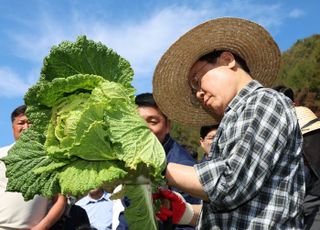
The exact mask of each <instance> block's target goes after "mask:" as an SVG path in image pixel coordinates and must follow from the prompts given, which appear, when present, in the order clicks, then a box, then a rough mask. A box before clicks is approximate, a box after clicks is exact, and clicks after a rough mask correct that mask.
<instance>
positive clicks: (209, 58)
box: [198, 50, 250, 74]
mask: <svg viewBox="0 0 320 230" xmlns="http://www.w3.org/2000/svg"><path fill="white" fill-rule="evenodd" d="M226 51H227V52H230V53H232V55H233V56H234V59H235V60H236V62H237V63H238V64H239V65H240V66H241V68H242V69H243V70H244V71H246V72H247V73H248V74H250V69H249V67H248V65H247V63H246V61H245V60H244V59H243V58H242V57H240V56H239V55H237V54H235V53H233V52H231V51H228V50H214V51H212V52H210V53H207V54H205V55H203V56H201V57H200V58H199V59H198V61H206V62H208V63H213V64H214V63H216V61H217V58H218V57H220V55H221V54H222V53H223V52H226Z"/></svg>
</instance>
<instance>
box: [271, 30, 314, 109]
mask: <svg viewBox="0 0 320 230" xmlns="http://www.w3.org/2000/svg"><path fill="white" fill-rule="evenodd" d="M281 59H282V60H281V67H280V71H279V75H278V79H277V81H276V82H275V84H274V85H276V84H283V85H285V86H287V87H290V88H292V89H293V90H294V92H295V102H296V104H297V105H304V106H307V107H309V108H311V109H312V110H313V111H314V112H316V113H318V114H319V113H320V35H319V34H317V35H313V36H310V37H308V38H305V39H302V40H298V41H297V42H296V43H295V44H294V45H293V46H292V47H291V48H290V49H289V50H287V51H286V52H284V53H283V54H282V57H281ZM319 115H320V114H319Z"/></svg>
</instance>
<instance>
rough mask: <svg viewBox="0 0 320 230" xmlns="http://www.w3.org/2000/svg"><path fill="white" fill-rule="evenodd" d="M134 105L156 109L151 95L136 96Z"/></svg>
mask: <svg viewBox="0 0 320 230" xmlns="http://www.w3.org/2000/svg"><path fill="white" fill-rule="evenodd" d="M135 103H136V105H137V106H151V107H158V106H157V103H156V101H155V100H154V98H153V95H152V93H141V94H138V95H137V96H136V98H135Z"/></svg>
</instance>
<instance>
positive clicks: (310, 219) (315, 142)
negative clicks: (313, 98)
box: [272, 85, 320, 230]
mask: <svg viewBox="0 0 320 230" xmlns="http://www.w3.org/2000/svg"><path fill="white" fill-rule="evenodd" d="M272 88H273V89H274V90H276V91H278V92H280V93H283V94H284V95H285V96H287V97H288V98H290V99H291V101H292V102H293V104H294V92H293V90H292V89H291V88H288V87H286V86H284V85H277V86H274V87H272ZM295 110H296V113H297V118H298V122H299V126H300V129H301V132H302V136H303V159H304V172H305V177H306V196H305V199H304V203H303V214H304V224H305V226H304V229H305V230H317V229H320V141H319V140H320V120H319V118H318V117H317V116H316V115H315V114H314V113H313V112H312V111H311V110H310V109H309V108H307V107H304V106H296V107H295Z"/></svg>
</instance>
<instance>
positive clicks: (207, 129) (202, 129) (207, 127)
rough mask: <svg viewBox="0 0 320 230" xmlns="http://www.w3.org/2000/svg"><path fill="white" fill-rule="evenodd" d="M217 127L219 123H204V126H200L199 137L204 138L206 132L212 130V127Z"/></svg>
mask: <svg viewBox="0 0 320 230" xmlns="http://www.w3.org/2000/svg"><path fill="white" fill-rule="evenodd" d="M218 127H219V125H206V126H202V127H201V128H200V137H201V138H205V137H206V136H207V134H208V133H209V132H210V131H211V130H213V129H217V128H218Z"/></svg>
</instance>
